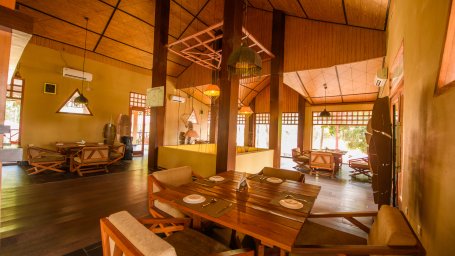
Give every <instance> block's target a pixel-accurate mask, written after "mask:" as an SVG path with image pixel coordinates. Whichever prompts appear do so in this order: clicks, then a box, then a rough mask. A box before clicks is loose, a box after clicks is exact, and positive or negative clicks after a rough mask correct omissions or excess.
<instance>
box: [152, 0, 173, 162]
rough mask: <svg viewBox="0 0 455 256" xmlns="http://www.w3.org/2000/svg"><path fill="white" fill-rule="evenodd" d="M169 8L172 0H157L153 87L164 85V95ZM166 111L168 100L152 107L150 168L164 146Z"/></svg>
mask: <svg viewBox="0 0 455 256" xmlns="http://www.w3.org/2000/svg"><path fill="white" fill-rule="evenodd" d="M169 10H170V0H160V1H156V7H155V31H154V37H153V38H154V42H153V70H152V88H153V87H159V86H164V95H166V74H167V47H166V45H167V43H168V34H169ZM165 113H166V100H164V106H162V107H154V108H151V109H150V138H149V153H148V168H149V170H156V169H157V167H158V147H159V146H163V143H164V124H165Z"/></svg>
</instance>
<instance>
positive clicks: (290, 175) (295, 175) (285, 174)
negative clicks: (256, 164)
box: [261, 167, 304, 182]
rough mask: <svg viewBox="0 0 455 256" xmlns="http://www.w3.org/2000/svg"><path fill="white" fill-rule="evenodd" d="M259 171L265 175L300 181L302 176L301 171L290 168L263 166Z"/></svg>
mask: <svg viewBox="0 0 455 256" xmlns="http://www.w3.org/2000/svg"><path fill="white" fill-rule="evenodd" d="M261 173H262V174H263V175H265V176H271V177H277V178H280V179H286V180H294V181H299V182H301V181H302V180H303V178H304V175H303V173H301V172H298V171H292V170H285V169H278V168H272V167H264V168H263V169H262V171H261Z"/></svg>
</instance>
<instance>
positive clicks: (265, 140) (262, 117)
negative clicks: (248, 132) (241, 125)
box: [256, 113, 270, 148]
mask: <svg viewBox="0 0 455 256" xmlns="http://www.w3.org/2000/svg"><path fill="white" fill-rule="evenodd" d="M269 125H270V114H269V113H259V114H256V147H257V148H269Z"/></svg>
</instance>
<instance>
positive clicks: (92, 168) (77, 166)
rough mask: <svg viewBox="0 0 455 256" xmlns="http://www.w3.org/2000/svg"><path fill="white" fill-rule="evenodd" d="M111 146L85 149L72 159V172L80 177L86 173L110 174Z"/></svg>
mask: <svg viewBox="0 0 455 256" xmlns="http://www.w3.org/2000/svg"><path fill="white" fill-rule="evenodd" d="M108 164H109V146H99V147H84V148H82V149H81V150H79V151H78V152H76V154H74V155H73V156H72V157H71V162H70V170H71V172H77V173H78V174H79V176H83V175H84V174H85V173H93V172H109V170H108V169H107V165H108Z"/></svg>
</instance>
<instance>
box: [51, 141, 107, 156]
mask: <svg viewBox="0 0 455 256" xmlns="http://www.w3.org/2000/svg"><path fill="white" fill-rule="evenodd" d="M98 146H104V143H101V142H100V143H98V142H85V143H81V142H57V143H55V147H56V148H57V152H59V153H61V154H64V155H68V154H70V153H71V152H73V151H75V150H78V149H82V148H83V147H98Z"/></svg>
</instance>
